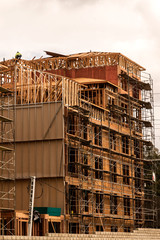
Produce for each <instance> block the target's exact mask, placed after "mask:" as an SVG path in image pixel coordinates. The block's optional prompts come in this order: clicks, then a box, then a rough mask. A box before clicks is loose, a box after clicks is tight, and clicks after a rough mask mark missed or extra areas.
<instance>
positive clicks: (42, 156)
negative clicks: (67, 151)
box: [16, 140, 63, 178]
mask: <svg viewBox="0 0 160 240" xmlns="http://www.w3.org/2000/svg"><path fill="white" fill-rule="evenodd" d="M62 157H63V145H62V140H54V141H38V142H28V143H27V142H25V143H16V178H21V177H25V178H27V177H30V176H33V175H34V176H37V177H55V176H62V169H63V168H62V164H63V161H62V160H63V159H62Z"/></svg>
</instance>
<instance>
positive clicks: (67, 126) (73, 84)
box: [0, 52, 155, 235]
mask: <svg viewBox="0 0 160 240" xmlns="http://www.w3.org/2000/svg"><path fill="white" fill-rule="evenodd" d="M2 65H5V66H6V68H5V67H4V68H3V69H0V81H1V84H2V85H3V87H6V88H8V89H11V90H13V89H14V91H15V93H16V104H17V105H16V107H17V109H20V108H24V109H25V108H26V109H27V111H24V113H21V114H19V115H18V116H19V119H20V118H21V116H23V114H24V116H26V118H27V119H28V120H29V121H30V120H33V115H34V114H39V115H38V116H41V117H42V116H43V119H42V120H39V121H38V120H37V119H36V117H35V119H36V120H35V123H34V124H32V122H31V124H29V123H27V124H26V125H25V127H27V128H28V129H29V128H31V129H29V131H31V132H32V131H34V128H36V125H38V124H39V126H42V127H43V128H44V129H45V131H44V129H41V130H42V133H43V131H44V133H43V134H41V135H43V136H44V137H43V138H41V137H39V138H38V139H37V135H36V134H37V132H36V131H35V135H34V134H31V133H29V134H28V135H27V133H25V134H24V135H25V137H24V136H23V137H24V139H23V137H22V139H21V138H19V139H18V141H19V142H18V141H17V146H18V144H19V145H20V142H21V144H23V146H25V144H26V142H27V144H28V146H31V145H32V147H33V148H34V149H35V148H36V147H37V149H40V148H38V147H39V146H40V144H41V143H42V147H43V151H44V152H45V156H48V155H47V154H46V152H48V149H49V148H48V145H49V144H50V145H51V143H52V144H53V147H54V148H55V158H54V161H57V163H58V164H59V163H61V164H62V165H63V168H64V171H63V174H62V175H60V174H59V175H58V173H55V172H54V173H53V174H52V175H53V176H51V175H50V176H49V178H51V179H52V180H53V182H54V178H56V177H57V178H58V177H59V179H60V177H61V178H63V181H64V182H65V184H64V186H63V187H62V188H61V193H64V196H63V198H64V207H63V210H64V212H63V216H61V217H58V218H56V217H50V216H47V215H44V216H42V225H41V227H42V229H43V231H42V232H41V233H40V225H36V224H35V225H34V230H33V231H34V232H33V233H34V235H41V234H42V235H44V234H46V233H47V232H48V231H49V230H48V225H49V226H50V227H51V228H52V230H53V232H54V231H55V228H54V225H53V222H60V224H61V226H60V231H61V232H72V233H75V232H76V233H77V232H79V233H93V232H95V231H96V230H97V229H99V230H100V229H102V230H103V231H112V230H116V229H117V230H118V231H125V228H126V227H127V228H130V230H133V229H134V228H135V227H142V226H144V225H145V219H146V217H145V214H146V212H145V208H144V201H146V199H147V196H148V195H147V193H146V190H145V188H144V182H145V181H147V182H150V183H151V182H152V180H151V178H150V176H151V172H150V173H149V174H148V175H147V176H149V177H148V179H146V178H145V175H144V171H145V170H144V159H143V148H144V147H145V146H150V148H152V146H153V145H152V133H153V131H152V126H153V123H152V102H151V103H150V102H149V99H147V101H146V99H143V98H142V97H143V96H142V94H141V93H142V92H143V91H149V92H151V90H152V89H151V84H150V82H149V81H150V79H148V82H142V81H141V71H142V70H145V69H144V68H143V67H141V66H140V65H139V64H137V63H135V62H133V61H132V60H130V59H129V58H127V57H125V56H124V55H122V54H120V53H97V52H94V53H92V52H90V53H82V54H74V55H69V56H57V55H53V56H52V58H45V59H37V60H35V59H34V60H32V61H26V60H9V61H5V62H2ZM103 66H107V67H109V66H117V68H112V69H110V68H100V71H106V72H107V71H110V70H112V71H113V73H114V74H113V75H112V76H115V75H116V81H115V83H113V82H110V81H109V80H107V79H100V77H99V79H94V78H86V79H85V78H84V77H83V78H81V77H80V78H77V77H75V78H73V79H72V78H70V77H68V76H67V71H70V70H75V71H79V70H83V74H84V73H85V71H86V72H87V71H89V69H91V68H92V70H93V72H94V71H96V68H98V69H99V67H103ZM7 67H8V68H7ZM55 70H57V72H56V73H58V71H59V72H60V73H62V72H63V71H62V70H64V72H65V73H64V74H62V75H63V76H62V75H60V74H55ZM93 72H92V73H93ZM81 73H82V72H81ZM101 76H102V75H101ZM109 76H110V75H109ZM111 80H112V79H111ZM13 83H14V84H15V85H14V87H13ZM144 100H145V101H144ZM51 103H55V105H54V106H53V105H52V104H51ZM47 104H48V105H47ZM56 104H57V105H56ZM58 104H60V106H59V108H58ZM38 105H39V106H40V109H39V110H37V109H36V106H38ZM48 106H49V107H48ZM31 107H33V108H34V107H35V110H34V114H31ZM56 107H57V108H56ZM145 108H147V111H146V112H145ZM51 109H52V110H53V109H54V110H55V113H54V116H53V118H52V119H50V118H51V117H50V116H51V115H50V111H51ZM61 110H62V111H61ZM58 114H59V115H61V117H60V118H58V119H59V123H57V122H56V124H57V126H54V124H55V121H54V120H55V119H56V117H57V115H58ZM48 119H49V120H48ZM21 122H23V121H21ZM24 123H26V119H24ZM47 124H48V125H47ZM58 125H59V126H60V128H61V129H63V130H62V132H63V134H62V136H61V135H59V136H58V134H59V132H57V131H58V130H56V128H57V129H59V128H58V127H59V126H58ZM22 126H23V124H22V123H20V127H19V128H20V129H22ZM33 126H34V127H33ZM44 126H45V127H44ZM52 127H54V128H53V129H52ZM146 128H147V129H149V130H148V132H149V136H150V138H149V139H148V138H147V137H148V134H146V136H147V137H146V139H145V136H144V135H143V132H144V129H146ZM51 129H52V131H51ZM53 130H54V131H53ZM59 131H60V132H61V130H60V129H59ZM53 132H54V133H53ZM38 134H39V132H38ZM22 135H23V134H22ZM28 136H29V137H30V136H32V139H30V138H29V137H28ZM38 136H40V135H38ZM47 137H48V138H47ZM22 140H23V141H24V142H23V141H22ZM47 141H48V142H49V144H47V143H48V142H47ZM60 141H61V142H62V143H63V144H62V154H61V159H60V157H59V155H58V153H59V152H58V151H59V149H60V146H61V145H60ZM31 142H34V143H35V146H36V147H35V146H33V144H31ZM53 142H54V143H53ZM58 144H59V145H58ZM17 149H18V148H17ZM34 149H32V151H33V152H36V151H34ZM46 149H47V150H46ZM52 150H53V149H52ZM19 151H20V149H19ZM39 151H40V150H39ZM49 151H50V153H51V150H49ZM44 152H43V153H44ZM43 153H42V154H43ZM50 153H49V154H50ZM19 156H21V155H20V154H19ZM55 159H56V160H55ZM17 161H19V160H17ZM28 161H30V160H28ZM33 162H34V161H33ZM34 163H35V162H34ZM25 164H26V165H27V164H28V165H29V164H30V163H26V162H25V161H24V166H25ZM43 166H44V167H45V168H47V167H48V168H49V167H51V166H52V165H51V163H48V161H47V160H46V161H45V163H43ZM55 166H56V169H59V165H55ZM57 166H58V167H57ZM30 168H31V170H32V172H34V170H33V169H34V167H33V168H32V164H31V166H30ZM28 169H29V168H28ZM39 169H40V168H39ZM18 171H20V169H19V170H18ZM23 171H24V170H23ZM27 171H28V172H27V173H25V174H26V176H29V170H27ZM57 171H59V172H62V168H61V171H60V170H57ZM24 172H25V171H24ZM46 172H47V171H46ZM46 172H45V174H46ZM48 172H49V173H51V169H48ZM18 174H19V176H21V173H20V172H19V173H18ZM27 174H28V175H27ZM38 174H39V173H38ZM45 174H44V171H42V173H40V174H39V176H42V179H43V178H44V177H46V178H47V177H48V175H45ZM56 174H57V175H56ZM22 175H23V174H22ZM26 178H28V177H26ZM23 180H24V179H19V186H20V184H22V182H23ZM21 181H22V182H21ZM48 181H50V180H48ZM55 181H56V183H57V182H58V180H57V179H56V180H55ZM59 181H61V180H59ZM23 184H24V185H23V186H26V185H27V180H26V182H25V183H23ZM59 184H60V183H59ZM48 186H49V185H48ZM53 188H55V186H54V187H53ZM45 190H46V188H45ZM54 190H55V189H54ZM46 192H47V191H46ZM56 193H57V189H56ZM48 194H49V193H48ZM46 198H47V197H46ZM46 201H48V199H47V200H46ZM56 201H57V200H56ZM56 201H55V202H56ZM37 202H38V201H37ZM48 202H49V203H50V204H52V201H51V200H49V201H48ZM38 204H39V206H41V205H40V204H42V203H38ZM43 204H44V203H43ZM43 204H42V205H43ZM54 204H55V203H53V205H54ZM53 207H54V206H53ZM138 209H140V214H137V211H138ZM153 212H154V209H153ZM27 216H28V215H27V212H22V211H21V212H16V217H17V218H16V231H17V234H19V235H23V234H25V232H26V231H27V221H28V220H27V219H28V217H27ZM154 220H155V219H150V220H149V221H150V223H151V224H153V225H154ZM49 222H51V223H50V224H49ZM24 226H25V227H24Z"/></svg>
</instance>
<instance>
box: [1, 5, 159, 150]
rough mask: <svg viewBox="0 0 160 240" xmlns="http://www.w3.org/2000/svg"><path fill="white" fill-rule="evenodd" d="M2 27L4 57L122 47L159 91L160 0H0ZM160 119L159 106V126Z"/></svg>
mask: <svg viewBox="0 0 160 240" xmlns="http://www.w3.org/2000/svg"><path fill="white" fill-rule="evenodd" d="M0 32H1V35H0V43H1V44H0V60H2V59H3V58H6V59H9V58H12V57H14V55H15V53H16V51H20V52H21V53H22V55H23V58H24V59H32V58H33V57H34V56H36V57H37V58H38V57H41V56H45V54H44V52H43V50H48V51H54V52H59V53H63V54H71V53H76V52H85V51H90V50H92V51H106V52H121V53H123V54H124V55H126V56H127V57H129V58H131V59H132V60H134V61H136V62H137V63H139V64H140V65H142V66H143V67H145V68H146V69H147V72H149V73H151V75H152V78H153V79H154V92H155V93H160V81H159V75H160V67H159V64H160V63H159V61H160V0H0ZM154 96H155V105H156V106H157V105H158V106H160V100H159V99H160V94H155V95H154ZM158 119H160V107H155V123H156V125H155V127H156V128H160V125H157V124H160V120H158ZM158 136H159V137H158ZM156 145H157V146H158V147H159V149H160V129H156Z"/></svg>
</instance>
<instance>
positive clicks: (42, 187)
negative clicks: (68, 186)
mask: <svg viewBox="0 0 160 240" xmlns="http://www.w3.org/2000/svg"><path fill="white" fill-rule="evenodd" d="M29 188H30V179H23V180H16V210H28V208H29ZM34 206H35V207H57V208H61V210H62V212H61V213H63V210H64V209H63V206H64V184H63V178H46V179H36V191H35V202H34Z"/></svg>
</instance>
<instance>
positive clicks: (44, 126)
mask: <svg viewBox="0 0 160 240" xmlns="http://www.w3.org/2000/svg"><path fill="white" fill-rule="evenodd" d="M62 136H63V134H62V104H61V103H46V104H43V105H30V106H26V107H24V106H22V107H21V108H20V107H18V108H17V109H16V141H28V140H42V139H55V138H62Z"/></svg>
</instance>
